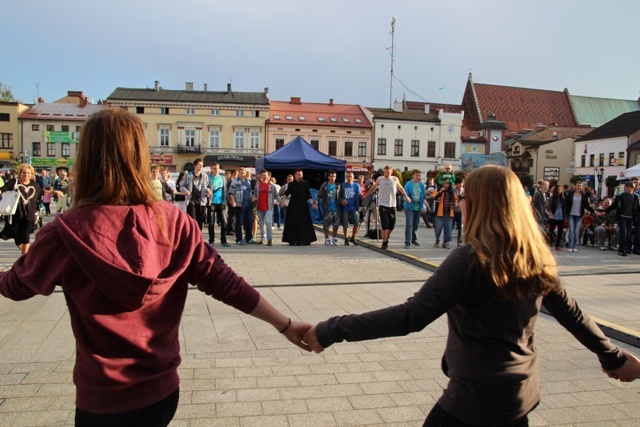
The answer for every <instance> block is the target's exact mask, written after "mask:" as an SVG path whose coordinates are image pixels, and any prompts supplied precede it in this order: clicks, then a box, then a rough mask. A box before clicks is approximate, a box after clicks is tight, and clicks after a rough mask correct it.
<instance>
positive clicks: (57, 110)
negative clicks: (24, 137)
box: [19, 102, 107, 121]
mask: <svg viewBox="0 0 640 427" xmlns="http://www.w3.org/2000/svg"><path fill="white" fill-rule="evenodd" d="M105 108H107V106H106V105H97V104H86V105H84V106H81V105H80V104H65V103H60V104H58V103H49V102H40V103H38V104H35V105H34V106H33V107H31V108H29V109H28V110H27V111H25V112H24V113H22V114H20V116H19V119H21V120H65V121H76V120H78V121H84V120H86V119H87V118H88V117H89V116H90V115H92V114H93V113H95V112H97V111H100V110H103V109H105Z"/></svg>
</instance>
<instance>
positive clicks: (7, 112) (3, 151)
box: [0, 101, 29, 168]
mask: <svg viewBox="0 0 640 427" xmlns="http://www.w3.org/2000/svg"><path fill="white" fill-rule="evenodd" d="M28 108H29V106H28V105H25V104H22V103H20V102H5V101H0V168H10V167H12V166H13V164H14V162H17V161H19V159H20V158H21V157H22V156H21V155H20V153H21V151H22V150H21V147H20V144H19V129H20V128H19V123H20V121H19V120H18V117H19V116H20V114H22V113H23V112H24V111H26V110H27V109H28ZM22 154H23V155H24V153H22Z"/></svg>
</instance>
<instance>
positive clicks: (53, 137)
mask: <svg viewBox="0 0 640 427" xmlns="http://www.w3.org/2000/svg"><path fill="white" fill-rule="evenodd" d="M79 138H80V132H62V131H53V130H45V131H43V132H42V142H44V143H45V144H46V143H48V142H64V143H77V142H78V140H79Z"/></svg>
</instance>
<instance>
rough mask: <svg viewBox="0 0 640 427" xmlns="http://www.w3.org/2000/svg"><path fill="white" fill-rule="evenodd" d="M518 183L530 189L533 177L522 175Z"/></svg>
mask: <svg viewBox="0 0 640 427" xmlns="http://www.w3.org/2000/svg"><path fill="white" fill-rule="evenodd" d="M520 183H521V184H522V186H523V187H525V186H526V187H527V188H531V187H533V175H522V176H521V177H520Z"/></svg>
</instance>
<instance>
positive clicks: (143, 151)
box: [73, 108, 157, 208]
mask: <svg viewBox="0 0 640 427" xmlns="http://www.w3.org/2000/svg"><path fill="white" fill-rule="evenodd" d="M74 171H75V173H76V179H75V194H74V199H73V206H74V208H78V207H80V206H84V205H138V204H144V205H147V206H152V205H153V204H154V203H155V202H156V201H157V199H156V197H155V196H154V193H153V188H152V187H151V183H150V180H149V176H150V173H151V172H150V160H149V148H148V147H147V141H146V139H145V134H144V125H143V124H142V122H141V121H140V119H138V118H137V117H135V116H134V115H132V114H130V113H129V112H127V111H125V110H123V109H121V108H107V109H104V110H102V111H99V112H97V113H95V114H93V115H92V116H91V117H89V119H88V120H87V121H86V122H85V123H84V125H83V126H82V128H81V130H80V144H79V145H78V155H77V160H76V164H75V166H74Z"/></svg>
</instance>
